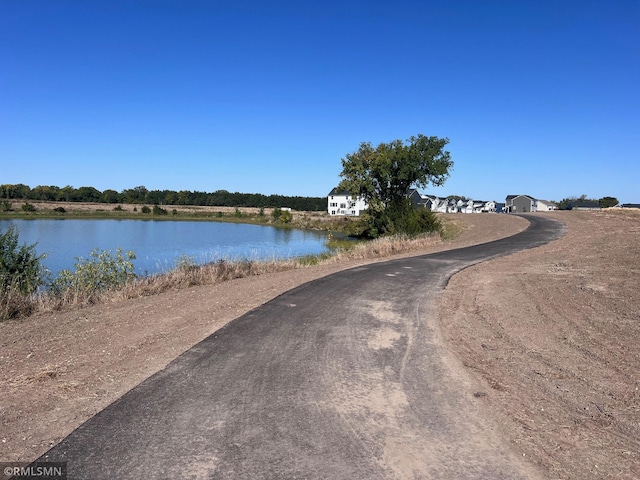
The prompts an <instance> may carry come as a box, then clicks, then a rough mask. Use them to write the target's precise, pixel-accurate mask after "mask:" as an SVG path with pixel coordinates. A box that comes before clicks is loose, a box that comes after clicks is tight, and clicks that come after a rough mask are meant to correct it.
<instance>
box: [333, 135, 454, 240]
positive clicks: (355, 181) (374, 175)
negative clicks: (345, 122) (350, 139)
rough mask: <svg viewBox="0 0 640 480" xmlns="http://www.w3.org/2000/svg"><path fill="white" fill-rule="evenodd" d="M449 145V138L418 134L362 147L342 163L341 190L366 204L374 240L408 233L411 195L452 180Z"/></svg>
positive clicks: (365, 144)
mask: <svg viewBox="0 0 640 480" xmlns="http://www.w3.org/2000/svg"><path fill="white" fill-rule="evenodd" d="M447 143H449V139H448V138H438V137H427V136H425V135H421V134H419V135H418V136H417V137H411V138H409V139H408V140H407V141H406V142H405V141H402V140H394V141H392V142H390V143H381V144H380V145H378V146H377V147H375V148H374V147H373V146H372V145H371V143H361V144H360V148H359V149H358V150H357V151H356V152H354V153H350V154H347V155H346V158H343V159H342V173H341V174H340V176H341V177H342V179H343V180H342V181H341V182H340V187H339V188H340V189H342V190H346V191H348V192H350V193H351V194H352V195H353V196H359V197H361V198H364V199H365V200H366V201H367V203H368V204H369V213H368V215H369V219H371V220H372V226H373V227H374V228H373V231H372V232H371V233H372V235H371V236H377V235H380V234H385V233H398V232H401V231H403V230H406V228H405V227H406V225H407V222H408V221H409V223H411V219H410V218H409V217H411V215H412V212H411V206H410V202H409V201H408V199H407V194H408V192H409V191H410V190H411V189H412V188H426V187H427V186H428V185H429V184H432V185H436V186H438V185H442V184H443V183H444V182H445V181H446V180H447V178H449V171H450V170H451V168H452V166H453V161H452V160H451V155H450V154H449V152H448V151H445V150H444V147H445V145H447ZM431 220H432V219H429V222H431ZM429 222H428V223H429Z"/></svg>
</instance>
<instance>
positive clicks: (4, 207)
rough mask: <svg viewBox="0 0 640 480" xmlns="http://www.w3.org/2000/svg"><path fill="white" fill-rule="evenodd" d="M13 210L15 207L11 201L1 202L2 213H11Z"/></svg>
mask: <svg viewBox="0 0 640 480" xmlns="http://www.w3.org/2000/svg"><path fill="white" fill-rule="evenodd" d="M11 210H13V205H12V204H11V202H10V201H9V200H3V201H2V202H0V212H10V211H11Z"/></svg>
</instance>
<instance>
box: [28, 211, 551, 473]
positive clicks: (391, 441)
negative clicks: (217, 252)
mask: <svg viewBox="0 0 640 480" xmlns="http://www.w3.org/2000/svg"><path fill="white" fill-rule="evenodd" d="M526 218H527V219H528V220H529V221H530V222H531V225H530V227H529V228H528V229H527V230H526V231H524V232H522V233H520V234H518V235H515V236H513V237H509V238H506V239H502V240H499V241H495V242H491V243H487V244H483V245H478V246H474V247H469V248H464V249H458V250H451V251H446V252H440V253H435V254H431V255H425V256H420V257H412V258H406V259H401V260H394V261H388V262H384V263H377V264H371V265H367V266H362V267H358V268H354V269H351V270H347V271H343V272H340V273H337V274H334V275H331V276H328V277H325V278H322V279H319V280H316V281H314V282H310V283H308V284H305V285H303V286H301V287H299V288H296V289H294V290H291V291H289V292H287V293H286V294H284V295H281V296H280V297H278V298H276V299H274V300H272V301H271V302H269V303H267V304H265V305H263V306H261V307H259V308H257V309H255V310H253V311H251V312H249V313H247V314H246V315H244V316H242V317H240V318H238V319H236V320H235V321H233V322H231V323H229V324H228V325H227V326H226V327H224V328H222V329H221V330H219V331H218V332H216V333H215V334H214V335H211V336H210V337H208V338H206V339H205V340H203V341H202V342H200V343H199V344H198V345H196V346H194V347H193V348H191V349H190V350H188V351H187V352H185V353H184V354H182V355H181V356H179V357H178V358H177V359H175V360H174V361H173V362H172V363H171V364H170V365H168V366H167V367H166V368H165V369H164V370H162V371H160V372H158V373H157V374H155V375H153V376H152V377H150V378H149V379H147V380H146V381H144V382H143V383H141V384H140V385H139V386H137V387H136V388H134V389H133V390H131V391H130V392H128V393H127V394H125V395H124V396H123V397H122V398H120V399H119V400H117V401H116V402H114V403H113V404H112V405H110V406H109V407H107V408H106V409H105V410H103V411H102V412H100V413H99V414H97V415H96V416H95V417H93V418H92V419H90V420H89V421H87V422H86V423H85V424H83V425H82V426H81V427H79V428H78V429H77V430H75V431H74V432H73V433H72V434H71V435H69V436H68V437H67V438H65V439H64V440H63V441H62V442H61V443H59V444H58V445H57V446H55V447H54V448H52V449H51V450H50V451H49V452H47V453H46V454H45V455H44V456H43V457H41V458H40V459H39V461H45V460H46V461H67V462H68V472H69V478H86V479H92V480H95V479H103V478H104V479H116V478H117V479H123V478H162V479H164V478H167V479H169V478H171V479H177V478H213V479H218V478H220V479H222V478H233V479H236V478H238V479H245V478H246V479H250V478H274V479H276V478H287V479H288V478H304V479H314V478H327V479H367V480H370V479H378V478H456V479H457V478H487V479H497V478H505V479H514V478H538V477H539V476H538V474H537V473H536V471H535V470H533V469H532V467H531V466H529V465H527V464H526V463H524V462H523V461H522V459H521V458H518V457H517V456H516V455H515V454H514V453H512V451H511V449H510V448H509V447H508V446H506V445H505V444H504V443H503V441H502V440H501V439H500V438H499V437H498V436H497V434H496V433H495V431H494V427H493V426H492V424H491V423H490V422H488V421H486V420H484V418H485V416H483V415H482V414H481V411H480V408H481V407H480V406H479V405H478V402H477V399H476V398H475V397H474V395H473V393H474V392H476V391H477V390H474V388H477V385H475V384H474V383H473V381H472V380H471V379H470V378H468V377H467V376H466V375H465V373H464V370H463V368H462V367H461V366H460V365H459V364H458V363H457V361H456V359H455V358H454V357H453V356H452V355H451V354H450V353H449V352H448V351H447V350H446V349H445V348H444V347H443V345H442V342H441V341H440V339H439V337H438V327H437V312H435V311H434V299H435V298H436V296H437V295H438V293H439V292H440V291H442V289H443V288H444V287H445V286H446V284H447V281H448V279H449V278H450V277H451V276H452V275H453V274H454V273H456V272H458V271H460V270H462V269H464V268H466V267H468V266H470V265H473V264H475V263H478V262H483V261H486V260H489V259H492V258H495V257H498V256H501V255H506V254H509V253H513V252H516V251H520V250H523V249H527V248H532V247H536V246H539V245H542V244H544V243H547V242H549V241H552V240H554V239H556V238H559V237H560V236H561V235H562V234H563V233H564V226H563V225H562V224H561V223H559V222H557V221H554V220H551V219H548V218H544V216H543V215H540V214H538V215H530V216H527V217H526Z"/></svg>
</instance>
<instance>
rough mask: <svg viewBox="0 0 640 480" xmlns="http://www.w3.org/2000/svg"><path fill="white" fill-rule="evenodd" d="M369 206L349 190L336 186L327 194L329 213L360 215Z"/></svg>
mask: <svg viewBox="0 0 640 480" xmlns="http://www.w3.org/2000/svg"><path fill="white" fill-rule="evenodd" d="M367 207H368V205H367V202H365V201H364V199H362V198H359V197H353V196H352V195H351V194H350V193H349V192H346V191H344V190H338V189H337V188H334V189H333V190H331V191H330V192H329V195H327V212H328V213H329V215H332V216H334V215H336V216H337V215H342V216H355V217H357V216H359V215H360V213H361V212H363V211H364V210H366V209H367Z"/></svg>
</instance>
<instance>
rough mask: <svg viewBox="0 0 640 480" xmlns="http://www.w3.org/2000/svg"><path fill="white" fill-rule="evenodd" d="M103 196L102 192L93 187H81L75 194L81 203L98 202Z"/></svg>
mask: <svg viewBox="0 0 640 480" xmlns="http://www.w3.org/2000/svg"><path fill="white" fill-rule="evenodd" d="M101 196H102V192H101V191H100V190H97V189H95V188H93V187H80V188H78V190H77V191H76V194H75V198H77V199H78V201H80V202H98V201H100V197H101Z"/></svg>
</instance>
